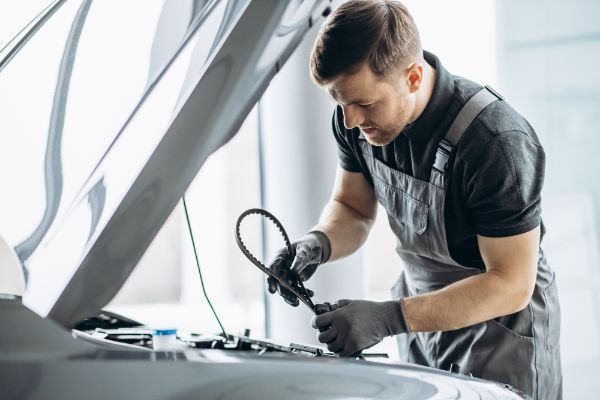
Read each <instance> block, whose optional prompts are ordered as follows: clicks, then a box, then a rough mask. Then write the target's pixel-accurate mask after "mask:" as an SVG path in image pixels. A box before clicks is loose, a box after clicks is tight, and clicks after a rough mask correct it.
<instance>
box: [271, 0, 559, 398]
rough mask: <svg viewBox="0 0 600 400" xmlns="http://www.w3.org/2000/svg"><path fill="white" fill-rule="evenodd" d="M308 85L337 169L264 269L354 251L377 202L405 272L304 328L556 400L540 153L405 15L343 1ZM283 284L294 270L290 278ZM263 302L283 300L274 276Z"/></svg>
mask: <svg viewBox="0 0 600 400" xmlns="http://www.w3.org/2000/svg"><path fill="white" fill-rule="evenodd" d="M310 67H311V75H312V78H313V80H314V81H315V82H316V83H317V84H318V85H319V86H320V87H321V88H323V89H324V90H326V91H327V92H328V93H329V95H330V96H331V97H332V98H333V99H334V100H335V101H336V103H337V104H338V106H337V108H336V109H335V112H334V115H333V124H332V125H333V133H334V135H335V138H336V140H337V144H338V149H339V151H338V153H339V159H340V167H341V168H339V169H338V172H337V176H336V181H335V185H334V188H333V194H332V197H331V200H330V202H329V203H328V205H327V206H326V207H325V210H324V212H323V214H322V216H321V219H320V221H319V224H318V225H317V226H316V227H315V228H314V230H312V231H311V232H309V233H308V234H307V235H306V236H304V237H303V238H301V239H299V240H298V241H296V242H295V243H294V245H293V247H294V249H295V257H294V259H293V260H291V259H290V258H291V257H289V256H287V255H286V252H285V251H284V250H282V251H280V253H279V254H278V256H277V257H276V258H275V260H274V261H273V262H272V263H271V265H270V268H272V269H273V270H274V271H275V272H276V273H278V274H280V275H281V276H284V277H286V278H288V279H290V277H293V276H299V278H300V279H301V280H307V279H308V278H310V276H311V275H312V274H313V273H314V272H315V270H316V268H317V266H318V265H320V264H323V263H325V262H327V261H333V260H336V259H339V258H341V257H344V256H347V255H349V254H351V253H352V252H354V251H356V249H358V248H359V247H360V246H361V245H362V244H363V243H364V242H365V240H366V238H367V235H368V233H369V229H370V227H371V225H372V223H373V220H374V218H375V214H376V208H377V202H379V203H380V204H382V205H383V207H384V208H385V210H386V211H387V214H388V218H389V222H390V226H391V228H392V230H393V232H394V234H395V235H396V236H397V238H398V246H397V252H398V254H399V256H400V258H401V259H402V261H403V264H404V271H403V273H402V274H401V276H400V278H399V280H398V282H397V283H396V284H395V286H394V287H393V289H392V290H393V300H391V301H386V302H372V301H366V300H339V301H338V302H337V303H335V304H333V305H332V307H331V309H332V311H330V312H326V313H324V314H321V315H319V316H316V317H315V318H313V320H312V325H313V327H314V328H318V329H319V330H320V332H319V333H318V339H319V341H320V342H322V343H326V344H327V347H328V348H329V349H330V350H331V351H334V352H335V353H338V354H340V355H341V356H351V355H353V354H356V353H357V352H359V351H360V350H362V349H366V348H368V347H371V346H373V345H374V344H376V343H378V342H379V341H381V340H382V339H383V338H384V337H386V336H390V335H397V339H398V345H399V351H400V356H401V357H402V358H403V359H404V360H406V361H409V362H413V363H417V364H422V365H427V366H431V367H436V368H441V369H445V370H448V369H449V368H450V365H451V364H452V363H454V364H458V365H460V367H461V370H462V372H464V373H472V374H473V375H474V376H476V377H480V378H485V379H491V380H495V381H499V382H504V383H509V384H511V385H513V386H514V387H516V388H518V389H520V390H522V391H524V392H525V393H527V394H529V395H531V396H532V397H534V398H538V399H560V398H561V397H562V375H561V367H560V352H559V343H558V339H559V329H560V310H559V306H558V296H557V290H556V285H555V284H554V273H553V272H552V270H551V269H550V268H549V267H548V265H547V264H546V260H545V257H544V255H543V252H542V250H541V249H540V242H541V239H542V237H543V235H544V227H543V224H542V221H541V216H540V210H541V205H540V202H541V198H540V191H541V189H542V183H543V178H544V162H545V156H544V151H543V149H542V147H541V145H540V143H539V140H538V138H537V136H536V134H535V132H534V130H533V128H532V127H531V126H530V125H529V124H528V123H527V121H526V120H525V119H524V118H523V117H522V116H520V115H519V114H518V113H517V112H516V111H515V110H513V109H512V108H511V107H510V106H509V105H508V104H507V103H506V102H505V101H503V99H502V97H500V96H499V95H498V94H497V93H496V92H494V91H493V90H491V89H489V88H487V87H486V88H483V87H482V86H480V85H478V84H476V83H473V82H471V81H469V80H467V79H464V78H462V77H458V76H454V75H451V74H450V73H449V72H448V71H446V70H445V69H444V67H443V66H442V64H441V62H440V60H439V59H438V58H437V57H436V56H435V55H433V54H431V53H428V52H424V51H423V50H422V48H421V43H420V39H419V33H418V30H417V27H416V26H415V24H414V21H413V20H412V18H411V16H410V15H409V13H408V11H407V9H406V8H405V7H404V6H403V5H402V4H400V3H398V2H396V1H392V0H350V1H347V2H345V3H343V4H342V5H340V6H339V7H338V8H337V9H336V10H335V11H334V13H333V14H332V15H331V16H330V18H329V19H328V20H327V21H326V22H325V24H324V26H323V27H322V29H321V31H320V33H319V36H318V38H317V40H316V42H315V45H314V48H313V51H312V54H311V60H310ZM294 274H297V275H294ZM269 291H271V292H272V293H274V292H275V291H279V293H280V294H281V295H282V296H283V297H284V299H285V300H286V301H287V302H288V303H290V304H292V305H297V304H298V299H297V298H295V296H294V295H293V294H291V293H289V292H287V291H286V290H285V289H284V288H281V287H279V286H278V285H277V283H276V281H275V280H273V279H271V280H270V281H269Z"/></svg>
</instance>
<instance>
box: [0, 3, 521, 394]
mask: <svg viewBox="0 0 600 400" xmlns="http://www.w3.org/2000/svg"><path fill="white" fill-rule="evenodd" d="M329 6H330V4H329V2H328V1H326V0H304V1H300V0H253V1H251V0H228V1H225V0H224V1H216V0H204V1H200V0H177V1H174V0H153V1H144V2H139V1H138V2H134V1H127V2H110V1H107V0H102V1H98V2H92V1H91V0H82V1H75V0H69V1H66V0H57V1H54V2H53V3H52V4H50V6H49V7H48V8H47V9H45V10H44V11H42V12H41V13H40V14H39V15H38V16H37V17H36V18H35V19H34V20H33V21H32V22H31V23H30V24H29V25H28V26H27V27H25V28H24V29H23V30H22V31H21V32H20V33H19V35H18V36H17V37H16V38H15V39H14V40H13V41H11V42H10V43H9V44H8V46H7V47H5V48H4V49H3V50H2V51H1V52H0V96H1V97H2V98H3V101H4V103H6V102H11V103H13V104H16V106H15V107H13V109H14V110H16V111H15V112H12V113H7V114H5V115H3V116H0V120H1V121H0V131H2V136H1V138H0V143H1V146H2V147H3V149H4V151H3V152H2V153H1V154H3V157H8V158H9V159H10V165H11V166H12V167H11V168H10V169H4V170H2V172H1V174H2V184H3V188H8V187H13V188H14V187H18V186H19V185H23V184H28V185H29V184H30V185H36V186H38V187H41V188H43V189H42V191H41V192H42V193H45V196H40V198H35V199H31V198H21V199H19V202H18V203H14V204H13V203H10V202H9V199H8V198H9V197H10V199H14V198H18V196H14V194H15V193H17V192H15V191H13V193H11V195H10V196H5V195H3V197H6V199H7V200H6V202H4V201H3V207H4V206H6V207H12V208H13V209H14V210H18V211H19V212H15V214H19V218H22V221H23V223H22V224H19V227H20V228H21V229H22V230H26V231H27V232H25V233H26V235H25V237H26V239H25V240H20V241H18V242H17V241H15V239H14V238H15V237H23V231H21V232H4V231H3V232H2V233H3V235H5V239H6V242H7V243H8V246H7V248H8V249H9V251H10V252H13V251H14V255H15V257H14V258H15V259H16V260H17V261H16V265H17V266H18V268H22V270H23V275H24V278H25V279H24V290H23V293H22V296H17V295H14V294H3V295H0V399H115V398H128V399H145V400H147V399H182V400H183V399H363V398H365V399H366V398H369V399H459V398H460V399H523V398H526V397H524V396H523V395H522V394H520V393H518V392H517V391H516V390H513V389H512V388H510V387H509V386H508V385H503V384H501V383H495V382H489V381H484V380H480V379H476V378H472V377H470V376H468V375H462V374H459V373H453V372H449V371H440V370H436V369H433V368H426V367H421V366H417V365H411V364H405V363H398V362H392V361H390V360H387V359H385V358H369V357H366V358H364V359H341V358H337V357H335V356H334V355H332V354H328V353H327V352H325V351H323V350H322V349H320V348H312V347H308V346H300V345H291V344H290V345H280V344H276V343H272V342H265V341H258V340H253V339H251V338H249V337H247V336H228V337H227V338H224V337H221V336H218V335H217V336H208V337H207V336H206V335H204V336H202V335H195V334H193V333H190V334H188V335H187V336H184V335H181V336H180V337H179V339H178V340H176V341H174V342H171V345H172V346H171V347H167V348H166V349H164V348H163V349H155V347H157V346H156V344H157V343H158V341H159V340H162V338H158V337H157V335H159V333H160V332H157V331H152V330H149V329H148V328H146V327H144V326H140V325H139V324H137V323H136V322H135V321H131V320H127V319H126V318H124V317H120V316H117V315H113V314H110V313H106V312H103V311H102V307H104V306H105V305H106V304H107V303H108V302H109V301H111V299H112V298H113V297H114V296H115V294H116V293H117V292H118V290H119V289H120V288H121V287H122V285H123V284H124V283H125V281H126V280H127V278H128V276H129V275H130V273H131V272H132V270H133V269H134V268H135V267H136V265H137V263H138V261H139V260H140V258H141V257H142V255H143V254H144V252H145V251H146V249H147V247H148V246H149V244H150V243H151V241H152V239H153V238H154V236H155V235H156V233H157V232H158V231H159V229H160V228H161V226H162V225H163V224H164V222H165V220H166V219H167V217H168V216H169V214H170V213H171V211H172V210H173V208H174V207H175V205H176V204H177V203H178V201H179V200H180V199H181V197H182V195H183V194H184V192H185V190H186V189H187V187H188V186H189V185H190V182H191V181H192V179H193V177H194V176H195V175H196V174H197V173H198V171H199V169H200V168H201V167H202V165H203V163H204V161H205V160H206V159H207V157H208V156H209V155H210V154H211V153H213V152H214V151H215V150H216V149H218V148H219V147H220V146H221V145H223V144H224V143H225V142H227V141H228V140H229V139H230V138H231V137H232V136H233V135H235V134H236V132H237V131H238V129H239V127H240V125H241V123H242V122H243V121H244V119H245V117H246V115H247V114H248V113H249V111H250V110H251V108H252V107H253V106H254V104H255V103H256V102H257V101H258V100H259V98H260V96H261V95H262V93H263V92H264V90H265V88H266V87H267V85H268V84H269V82H270V80H271V79H272V78H273V77H274V76H275V74H276V73H277V72H278V71H279V69H280V67H281V66H282V65H283V64H284V62H285V61H286V59H287V58H288V57H289V56H290V55H291V54H292V52H293V51H294V49H295V48H296V46H297V45H298V43H299V42H300V40H301V39H302V37H303V36H304V35H305V34H306V32H308V31H309V29H311V28H312V29H314V28H313V26H314V25H316V24H319V23H320V22H321V20H322V18H323V16H324V15H326V14H327V12H328V10H329ZM123 21H125V22H127V23H128V24H127V26H130V27H131V29H130V31H128V32H125V33H123V36H122V43H120V46H112V47H111V46H109V45H107V43H106V42H105V41H103V40H102V35H101V34H100V35H95V36H93V38H95V39H92V38H91V36H89V35H88V36H86V32H87V33H89V32H92V31H94V30H96V31H101V32H102V30H104V31H107V30H109V31H110V30H111V29H117V28H116V27H117V26H120V25H119V24H120V23H121V22H123ZM140 27H145V28H144V29H141V28H140ZM148 27H149V28H148ZM138 28H140V29H138ZM148 32H150V34H148ZM82 37H86V40H85V43H84V42H82V40H81V39H82ZM56 38H60V40H57V39H56ZM90 54H92V55H93V56H94V57H91V56H90ZM40 60H41V61H40ZM90 60H95V61H94V62H90ZM124 63H127V64H131V65H135V66H139V68H137V67H136V68H137V73H135V74H132V75H131V76H128V77H127V79H124V80H122V81H126V82H127V84H125V85H123V84H119V86H118V87H113V86H111V84H110V82H109V81H106V78H105V77H106V76H108V77H110V76H111V74H115V73H116V74H118V73H122V72H120V71H121V69H120V68H119V65H122V64H124ZM128 70H131V68H129V69H128ZM133 70H135V68H134V69H133ZM24 71H25V72H26V73H24ZM94 74H102V75H103V78H104V79H105V80H104V81H103V80H98V81H99V82H100V83H98V81H96V80H95V79H93V77H94ZM84 78H85V79H84ZM82 82H85V83H82ZM107 99H108V100H107ZM4 103H3V104H4ZM67 105H68V107H67ZM66 115H68V116H69V118H68V119H67V118H66ZM106 115H110V118H104V117H103V116H106ZM98 160H99V161H98ZM40 166H43V168H38V167H40ZM17 194H18V193H17ZM10 201H14V200H10ZM23 210H27V213H25V212H22V211H23ZM21 214H23V215H21ZM15 218H16V217H15ZM0 228H1V227H0ZM2 259H3V258H2ZM3 260H4V259H3ZM5 264H8V262H6V263H5ZM1 267H5V265H3V266H1ZM19 272H20V271H19ZM0 276H2V275H1V274H0ZM17 283H18V280H17ZM152 341H154V343H152ZM151 343H152V344H151Z"/></svg>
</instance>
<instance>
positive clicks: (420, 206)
mask: <svg viewBox="0 0 600 400" xmlns="http://www.w3.org/2000/svg"><path fill="white" fill-rule="evenodd" d="M373 186H374V188H375V195H376V196H377V200H378V201H379V203H380V204H381V205H382V206H383V208H385V210H386V211H387V214H388V217H389V219H390V224H391V225H392V228H393V229H394V228H395V226H394V225H396V224H398V223H399V224H402V225H404V226H405V227H406V228H409V229H410V230H411V231H413V232H415V233H417V234H422V233H424V232H425V230H426V229H427V220H428V219H429V206H428V205H427V204H425V203H423V202H422V201H419V200H417V199H415V198H413V197H412V196H410V195H409V194H408V193H406V192H405V191H403V190H402V189H400V188H397V187H394V186H392V185H389V184H388V183H386V182H384V181H383V180H382V179H381V178H379V177H377V176H375V175H373ZM393 222H396V224H394V223H393ZM394 231H395V232H394V233H396V235H397V236H398V235H399V234H400V232H396V229H394Z"/></svg>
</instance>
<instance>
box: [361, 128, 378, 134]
mask: <svg viewBox="0 0 600 400" xmlns="http://www.w3.org/2000/svg"><path fill="white" fill-rule="evenodd" d="M360 130H361V131H363V132H364V133H366V134H367V135H372V134H374V133H375V132H377V128H360Z"/></svg>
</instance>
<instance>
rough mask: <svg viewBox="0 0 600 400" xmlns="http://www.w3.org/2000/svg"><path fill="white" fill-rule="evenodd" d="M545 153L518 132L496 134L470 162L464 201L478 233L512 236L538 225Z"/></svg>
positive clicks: (523, 134)
mask: <svg viewBox="0 0 600 400" xmlns="http://www.w3.org/2000/svg"><path fill="white" fill-rule="evenodd" d="M545 161H546V159H545V154H544V150H543V148H542V147H541V145H539V143H536V142H534V140H533V139H532V138H531V137H529V136H528V135H527V134H526V133H524V132H521V131H510V132H501V133H498V134H497V135H496V136H495V137H494V138H492V139H491V140H490V141H489V142H488V143H487V144H486V145H485V146H484V148H483V149H482V152H481V153H480V154H479V155H478V157H477V160H476V162H473V163H470V164H471V165H470V167H469V168H468V170H469V175H470V176H469V177H468V179H466V180H465V182H466V184H465V185H464V189H463V190H464V198H465V201H466V207H467V209H468V212H469V215H470V216H471V218H472V221H471V222H472V223H473V225H474V227H475V230H476V232H477V233H478V234H480V235H482V236H488V237H503V236H513V235H518V234H521V233H525V232H528V231H530V230H532V229H534V228H535V227H537V226H538V225H539V224H540V223H541V190H542V186H543V183H544V169H545Z"/></svg>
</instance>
